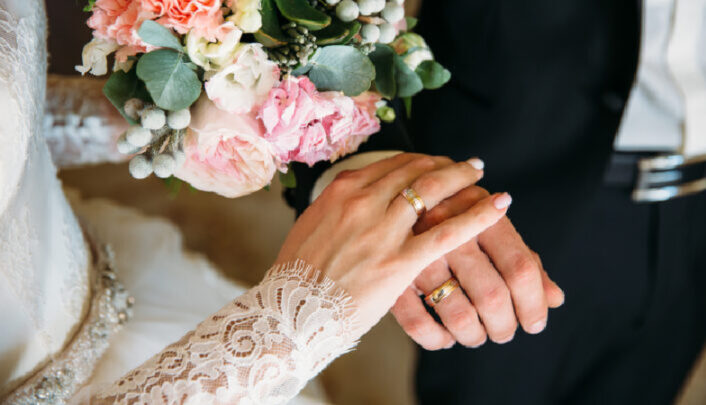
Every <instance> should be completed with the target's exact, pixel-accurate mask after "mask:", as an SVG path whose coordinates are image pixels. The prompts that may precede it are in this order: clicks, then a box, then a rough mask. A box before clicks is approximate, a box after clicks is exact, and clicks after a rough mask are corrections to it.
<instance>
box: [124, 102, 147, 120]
mask: <svg viewBox="0 0 706 405" xmlns="http://www.w3.org/2000/svg"><path fill="white" fill-rule="evenodd" d="M144 108H145V103H144V102H143V101H142V100H140V99H139V98H131V99H130V100H128V101H126V102H125V105H124V106H123V109H124V110H125V115H127V116H128V117H130V118H132V119H133V120H137V119H139V118H140V113H141V112H142V109H144Z"/></svg>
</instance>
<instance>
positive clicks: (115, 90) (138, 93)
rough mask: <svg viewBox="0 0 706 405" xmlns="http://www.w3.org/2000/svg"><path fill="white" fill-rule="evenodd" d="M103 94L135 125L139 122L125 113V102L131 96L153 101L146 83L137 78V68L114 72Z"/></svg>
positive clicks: (104, 87)
mask: <svg viewBox="0 0 706 405" xmlns="http://www.w3.org/2000/svg"><path fill="white" fill-rule="evenodd" d="M103 94H105V96H106V97H107V98H108V100H110V102H111V103H112V104H113V105H114V106H115V108H117V109H118V111H120V114H122V116H123V117H125V119H126V120H127V121H128V122H129V123H130V124H133V125H134V124H137V122H136V121H135V120H133V119H132V118H130V117H128V116H127V115H126V114H125V109H124V108H123V107H124V106H125V102H126V101H128V100H130V99H131V98H139V99H140V100H142V101H147V102H150V101H151V99H150V96H149V94H148V93H147V90H146V89H145V85H144V83H142V82H141V81H140V79H138V78H137V75H136V74H135V69H132V70H131V71H129V72H128V73H125V72H123V71H122V70H117V71H115V72H113V74H112V75H110V78H109V79H108V81H107V82H106V83H105V86H103Z"/></svg>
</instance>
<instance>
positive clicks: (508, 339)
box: [495, 333, 515, 345]
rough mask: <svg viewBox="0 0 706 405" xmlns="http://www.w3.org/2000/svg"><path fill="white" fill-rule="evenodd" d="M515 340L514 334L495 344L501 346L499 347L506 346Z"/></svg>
mask: <svg viewBox="0 0 706 405" xmlns="http://www.w3.org/2000/svg"><path fill="white" fill-rule="evenodd" d="M514 338H515V334H514V333H513V334H512V335H510V336H509V337H508V338H507V339H502V340H498V341H496V342H495V343H497V344H499V345H504V344H505V343H507V342H509V341H511V340H512V339H514Z"/></svg>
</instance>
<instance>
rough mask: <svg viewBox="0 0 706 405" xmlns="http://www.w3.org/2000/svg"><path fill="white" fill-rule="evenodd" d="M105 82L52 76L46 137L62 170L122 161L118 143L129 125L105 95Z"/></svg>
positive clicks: (50, 79) (122, 157)
mask: <svg viewBox="0 0 706 405" xmlns="http://www.w3.org/2000/svg"><path fill="white" fill-rule="evenodd" d="M104 84H105V80H100V79H93V78H87V77H80V76H59V75H49V78H48V79H47V100H46V106H45V114H44V135H45V136H46V139H47V142H48V144H49V149H50V150H51V154H52V159H53V160H54V163H55V164H56V165H57V166H59V167H71V166H81V165H88V164H95V163H101V162H119V161H123V160H126V159H127V158H128V156H126V155H123V154H121V153H119V152H118V150H117V148H116V140H117V138H118V137H119V136H120V134H121V133H122V132H123V131H125V130H126V129H127V122H126V121H125V119H124V118H123V117H122V116H121V115H120V113H119V112H118V111H117V110H116V109H115V107H113V105H112V104H110V101H108V99H107V98H106V97H105V96H104V95H103V85H104Z"/></svg>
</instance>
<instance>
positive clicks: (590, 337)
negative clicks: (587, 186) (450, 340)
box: [416, 186, 706, 405]
mask: <svg viewBox="0 0 706 405" xmlns="http://www.w3.org/2000/svg"><path fill="white" fill-rule="evenodd" d="M537 198H539V197H537ZM525 199H526V200H527V199H531V197H526V198H525ZM586 199H587V202H586V204H585V206H584V208H582V209H581V210H580V212H578V213H575V214H573V213H572V212H571V210H572V207H556V210H558V211H559V212H562V213H561V214H558V215H565V216H566V217H567V226H570V227H571V232H570V233H568V234H565V235H562V237H561V240H556V242H555V243H554V246H556V248H555V249H552V243H551V240H552V235H547V234H546V232H545V233H542V231H541V230H539V231H537V230H532V231H531V232H530V235H533V236H532V238H533V239H536V243H535V244H533V241H532V240H528V241H527V242H528V244H529V245H530V246H532V247H534V248H535V249H537V250H539V253H540V255H541V256H542V259H543V262H544V266H545V268H546V269H547V271H548V272H549V273H550V275H551V276H552V277H553V278H554V279H555V280H556V281H557V282H558V283H559V285H560V286H561V287H562V288H563V289H564V291H565V293H566V303H565V304H564V306H563V307H561V308H560V309H557V310H553V311H551V312H550V319H549V324H548V327H547V329H546V331H544V332H543V333H541V334H540V335H537V336H530V335H526V334H524V333H522V332H518V334H517V336H516V337H515V340H514V341H512V342H510V343H508V344H505V345H496V344H493V343H487V344H486V345H485V346H483V347H481V348H479V349H466V348H463V347H459V346H458V345H457V346H456V347H454V348H453V349H451V350H443V351H438V352H427V351H421V353H420V356H419V363H418V370H417V381H416V387H417V394H418V397H419V400H420V402H421V403H422V404H429V405H438V404H443V405H452V404H473V405H487V404H512V405H515V404H538V405H539V404H541V405H547V404H621V405H622V404H669V403H671V402H672V400H673V399H674V397H675V395H676V394H677V392H678V390H679V388H680V386H681V384H682V382H683V380H684V378H685V376H686V374H687V373H688V371H689V369H690V367H691V366H692V364H693V362H694V361H695V360H696V357H697V356H698V353H699V351H700V350H701V348H702V347H703V344H704V339H705V337H706V195H703V194H702V195H697V196H691V197H686V198H681V199H677V200H673V201H668V202H664V203H659V204H635V203H632V202H631V201H630V200H629V190H623V189H616V188H610V187H608V186H602V187H600V188H599V189H598V190H597V192H596V193H595V195H593V196H591V197H587V198H586ZM543 203H550V202H543ZM562 210H563V211H562ZM521 215H525V216H526V215H531V213H528V212H522V213H521ZM510 217H511V219H512V211H511V212H510ZM519 222H520V223H521V222H523V221H522V219H520V221H519ZM529 222H535V223H536V218H534V221H529ZM516 223H517V221H516ZM522 231H523V230H522V229H520V233H522ZM550 231H551V230H550ZM537 244H539V245H541V248H537V247H536V246H537ZM704 403H705V404H706V398H704Z"/></svg>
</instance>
